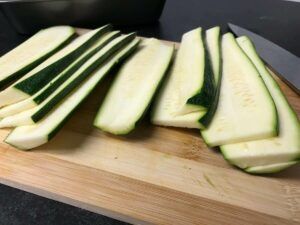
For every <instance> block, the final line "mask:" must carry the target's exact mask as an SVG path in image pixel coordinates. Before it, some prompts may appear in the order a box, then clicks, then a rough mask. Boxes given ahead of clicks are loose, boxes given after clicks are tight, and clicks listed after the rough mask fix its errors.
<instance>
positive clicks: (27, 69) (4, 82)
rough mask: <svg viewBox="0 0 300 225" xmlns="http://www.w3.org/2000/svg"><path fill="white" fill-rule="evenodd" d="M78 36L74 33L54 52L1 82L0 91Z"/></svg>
mask: <svg viewBox="0 0 300 225" xmlns="http://www.w3.org/2000/svg"><path fill="white" fill-rule="evenodd" d="M76 36H77V35H76V34H75V33H74V34H73V35H71V36H70V37H69V38H68V39H67V40H65V41H64V42H63V43H61V44H60V45H59V46H58V47H57V48H55V49H53V50H52V51H50V52H48V53H47V54H45V55H44V56H42V57H40V58H39V59H37V60H35V61H33V62H32V63H31V64H29V65H27V66H25V67H24V68H22V69H20V70H19V71H17V72H15V73H13V74H11V75H10V76H9V77H7V78H5V79H3V80H1V81H0V90H1V89H3V88H5V87H6V85H8V84H9V83H11V82H13V81H15V80H17V79H19V78H21V77H23V76H24V75H25V74H26V73H28V72H29V71H30V70H32V69H33V68H35V67H36V66H37V65H39V64H41V63H42V62H44V61H45V60H46V59H48V58H49V57H50V56H52V55H54V54H55V53H56V52H58V51H59V50H61V49H62V48H63V47H65V46H66V45H68V44H69V43H70V42H71V41H72V40H74V38H75V37H76Z"/></svg>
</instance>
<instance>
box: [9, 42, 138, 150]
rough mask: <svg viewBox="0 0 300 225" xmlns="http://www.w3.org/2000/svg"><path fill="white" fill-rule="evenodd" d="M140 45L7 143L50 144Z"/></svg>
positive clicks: (25, 146)
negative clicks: (97, 88)
mask: <svg viewBox="0 0 300 225" xmlns="http://www.w3.org/2000/svg"><path fill="white" fill-rule="evenodd" d="M138 43H139V40H137V39H135V40H133V41H131V42H130V43H129V44H128V45H126V46H125V47H124V48H123V49H122V50H120V51H119V52H118V53H116V54H115V55H114V56H113V57H112V58H110V59H109V60H108V61H107V62H105V63H104V64H103V65H102V66H101V67H100V68H99V69H97V70H96V71H95V72H94V73H93V74H92V75H91V76H89V77H88V78H87V80H85V81H84V82H83V83H82V84H81V85H80V86H79V87H77V88H76V89H75V90H73V91H72V92H71V93H70V94H69V95H68V96H67V97H66V98H64V99H63V101H62V102H60V104H59V105H58V106H56V107H55V108H54V109H53V110H52V111H51V113H50V114H49V115H48V116H47V117H45V118H44V119H43V120H41V121H40V122H39V123H37V124H35V125H29V126H21V127H17V128H15V129H14V130H13V131H12V132H11V133H10V134H9V135H8V137H7V138H6V139H5V142H6V143H8V144H10V145H13V146H15V147H17V148H19V149H23V150H29V149H32V148H35V147H38V146H40V145H42V144H45V143H46V142H48V141H49V140H50V139H51V138H53V137H54V136H55V134H56V133H57V132H58V131H59V130H60V129H61V128H62V126H63V125H64V123H65V122H66V121H67V120H68V118H69V117H70V116H71V114H72V113H73V112H74V110H75V109H76V108H77V107H78V106H79V105H80V103H81V102H82V101H83V100H84V99H85V98H86V97H87V96H88V95H89V94H90V93H91V92H92V91H93V89H94V88H95V87H96V85H97V84H98V83H99V82H100V81H101V80H102V78H103V77H104V76H105V75H106V74H108V73H109V72H110V71H111V70H112V68H113V67H115V65H117V64H119V63H120V62H121V61H123V60H124V59H125V58H126V57H128V56H129V55H130V54H131V53H132V52H133V51H134V50H135V49H136V47H137V45H138Z"/></svg>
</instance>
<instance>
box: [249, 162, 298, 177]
mask: <svg viewBox="0 0 300 225" xmlns="http://www.w3.org/2000/svg"><path fill="white" fill-rule="evenodd" d="M297 163H299V161H291V162H285V163H276V164H271V165H265V166H254V167H249V168H246V169H245V171H246V172H248V173H253V174H266V173H278V172H280V171H282V170H285V169H287V168H289V167H291V166H293V165H295V164H297Z"/></svg>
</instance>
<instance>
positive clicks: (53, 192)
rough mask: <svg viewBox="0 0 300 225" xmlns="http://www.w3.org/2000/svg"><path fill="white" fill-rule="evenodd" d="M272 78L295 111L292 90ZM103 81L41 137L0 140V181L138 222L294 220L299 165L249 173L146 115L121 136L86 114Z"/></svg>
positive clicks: (208, 224) (244, 224)
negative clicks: (23, 146) (23, 142)
mask: <svg viewBox="0 0 300 225" xmlns="http://www.w3.org/2000/svg"><path fill="white" fill-rule="evenodd" d="M168 43H169V44H170V42H168ZM277 80H278V79H277ZM278 82H279V83H280V86H281V87H282V89H283V91H284V93H285V94H286V96H287V98H288V100H289V102H290V103H291V104H292V106H293V107H294V109H295V110H296V111H297V113H298V116H299V114H300V101H299V100H300V97H299V96H297V95H296V94H295V93H294V92H293V91H292V90H291V89H290V88H288V87H287V86H286V85H285V84H283V83H282V82H281V81H279V80H278ZM109 83H110V79H109V78H108V79H106V80H105V81H104V82H103V83H101V85H99V87H98V89H97V90H95V91H94V92H93V94H92V95H91V96H89V98H88V99H87V101H86V102H85V103H84V104H83V105H82V106H81V107H80V109H79V110H78V111H77V112H76V113H75V114H74V115H73V116H72V118H71V119H70V121H69V122H68V123H67V124H66V126H65V127H64V128H63V129H62V130H61V131H60V132H59V134H58V135H57V136H56V137H55V138H54V139H53V140H52V141H50V142H49V143H48V144H46V145H43V146H41V147H39V148H37V149H35V150H32V151H30V152H23V151H19V150H17V149H15V148H13V147H11V146H9V145H7V144H5V143H4V142H1V143H0V182H1V183H3V184H7V185H10V186H13V187H17V188H20V189H22V190H26V191H29V192H32V193H35V194H38V195H41V196H44V197H47V198H51V199H55V200H58V201H61V202H65V203H68V204H71V205H75V206H78V207H81V208H85V209H88V210H90V211H94V212H97V213H100V214H104V215H107V216H110V217H113V218H117V219H120V220H123V221H127V222H131V223H138V224H152V223H153V224H170V225H171V224H172V225H173V224H199V225H200V224H201V225H220V224H222V225H254V224H255V225H260V224H264V225H268V224H269V225H283V224H300V166H294V167H292V168H290V169H288V170H286V171H284V172H281V173H279V174H276V175H270V176H253V175H249V174H246V173H243V172H242V171H240V170H238V169H236V168H233V167H231V166H230V165H228V164H227V163H226V161H225V160H224V159H223V158H222V156H221V154H220V153H219V152H218V150H216V149H208V148H207V147H206V146H205V144H204V143H203V141H202V140H201V138H200V136H199V132H198V131H197V130H187V129H175V128H163V127H158V126H153V125H151V124H149V122H147V121H148V120H147V116H146V118H145V119H144V121H143V123H142V124H140V125H139V126H138V128H137V129H136V130H135V131H134V132H133V133H132V134H130V135H128V136H126V137H119V136H113V135H109V134H105V133H103V132H101V131H99V130H97V129H96V128H94V127H93V126H92V122H93V118H94V116H95V113H96V111H97V109H98V107H99V105H100V102H101V100H102V99H103V96H104V94H105V92H106V90H107V88H108V86H109ZM8 132H9V131H8V130H0V137H1V138H2V139H4V138H5V137H6V135H7V134H8Z"/></svg>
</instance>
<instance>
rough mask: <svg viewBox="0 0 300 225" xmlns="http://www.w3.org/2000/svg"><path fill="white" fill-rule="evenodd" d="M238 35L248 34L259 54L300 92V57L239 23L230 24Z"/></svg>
mask: <svg viewBox="0 0 300 225" xmlns="http://www.w3.org/2000/svg"><path fill="white" fill-rule="evenodd" d="M228 26H229V28H230V29H231V30H232V32H233V33H235V34H236V35H237V36H248V37H249V38H250V39H251V40H252V42H253V43H254V45H255V47H256V50H257V52H258V54H259V55H260V56H261V58H263V59H264V61H265V62H266V63H267V64H268V65H270V66H271V67H272V68H273V69H274V70H275V71H277V72H278V74H279V75H280V78H282V80H283V81H285V82H286V83H287V84H288V85H289V86H290V87H291V88H292V89H294V90H295V91H296V92H297V94H298V95H299V94H300V58H299V57H297V56H295V55H293V54H292V53H290V52H289V51H287V50H285V49H284V48H282V47H280V46H278V45H276V44H274V43H273V42H271V41H269V40H267V39H265V38H263V37H261V36H259V35H258V34H255V33H253V32H251V31H249V30H246V29H244V28H242V27H239V26H237V25H234V24H231V23H229V24H228Z"/></svg>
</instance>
